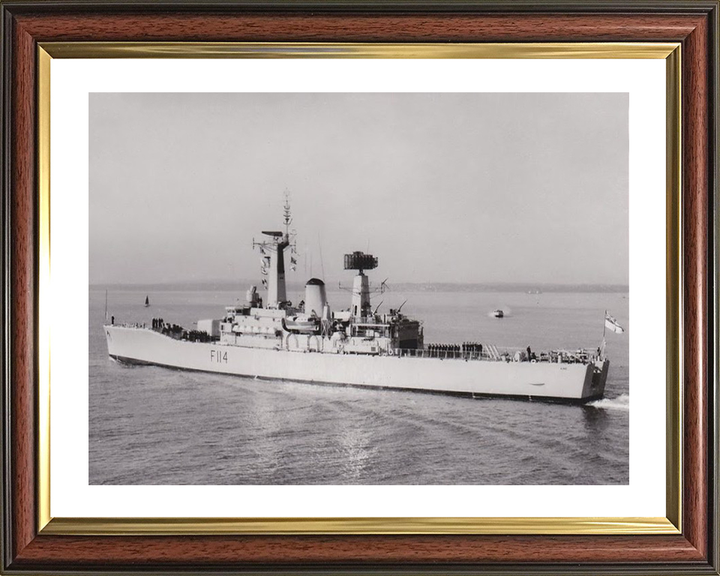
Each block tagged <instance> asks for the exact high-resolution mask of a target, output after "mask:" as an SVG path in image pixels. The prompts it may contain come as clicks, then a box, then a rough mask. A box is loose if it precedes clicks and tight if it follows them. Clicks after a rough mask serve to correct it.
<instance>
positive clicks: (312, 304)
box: [305, 278, 327, 318]
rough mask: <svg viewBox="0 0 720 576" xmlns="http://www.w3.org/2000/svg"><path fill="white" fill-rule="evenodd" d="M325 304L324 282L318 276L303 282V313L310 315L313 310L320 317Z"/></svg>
mask: <svg viewBox="0 0 720 576" xmlns="http://www.w3.org/2000/svg"><path fill="white" fill-rule="evenodd" d="M326 305H327V294H326V293H325V282H323V281H322V280H320V279H319V278H310V280H308V281H307V284H305V313H306V314H307V315H308V316H310V315H311V314H312V313H313V312H314V313H315V316H317V317H318V318H320V317H321V316H322V314H323V310H324V308H325V306H326Z"/></svg>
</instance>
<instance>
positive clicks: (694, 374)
mask: <svg viewBox="0 0 720 576" xmlns="http://www.w3.org/2000/svg"><path fill="white" fill-rule="evenodd" d="M2 16H3V18H2V87H1V88H2V99H3V100H2V130H3V132H2V141H3V159H2V172H1V173H2V199H3V204H2V206H3V211H2V216H3V231H4V234H3V236H2V248H3V250H2V257H3V266H2V274H3V277H2V278H3V283H2V284H3V308H2V312H1V314H2V317H3V327H4V337H3V348H2V354H3V364H2V365H3V428H2V429H3V468H2V483H3V507H2V508H3V523H2V547H3V548H2V563H1V565H0V567H1V568H2V571H3V573H8V574H15V573H33V574H34V573H38V572H44V573H59V572H67V571H72V572H75V573H80V572H82V573H99V572H103V573H105V572H111V571H112V572H115V571H117V572H142V571H153V572H157V571H163V572H180V571H190V570H191V571H194V572H195V571H207V572H251V573H265V572H283V573H299V572H309V573H323V572H325V573H336V572H347V573H369V572H395V573H405V572H414V573H418V572H420V573H433V572H441V573H447V572H470V573H480V572H482V573H518V572H523V573H525V572H553V573H554V572H557V573H560V572H564V573H630V572H642V573H650V572H653V573H667V574H680V573H683V574H685V573H690V572H693V573H702V574H718V573H719V572H718V570H719V566H720V561H719V560H718V556H719V555H720V542H719V540H718V509H717V503H718V487H717V480H718V476H717V472H718V470H717V465H718V395H717V360H718V355H717V318H718V317H717V296H718V294H717V279H716V273H717V269H716V266H717V252H716V242H717V212H716V211H717V166H718V162H717V150H718V149H717V72H718V56H717V43H718V36H717V26H718V3H717V2H714V1H713V2H709V1H692V2H685V1H681V0H669V1H667V2H637V3H629V2H627V1H625V0H621V1H618V2H613V1H610V2H596V1H587V2H575V1H570V2H553V3H551V2H547V3H541V4H534V3H524V2H512V3H503V2H450V3H440V2H402V3H392V4H391V3H383V2H367V1H365V2H348V3H345V2H326V3H317V4H312V3H302V4H298V3H293V2H283V1H280V2H274V3H267V2H242V1H231V2H225V3H215V2H201V1H189V2H181V1H179V0H174V1H173V0H171V1H168V2H163V1H158V0H148V1H129V2H122V3H113V2H109V1H97V0H90V1H87V2H86V1H82V0H77V1H66V0H59V1H57V2H56V1H52V2H47V1H46V2H43V1H39V0H35V1H7V2H3V3H2ZM137 42H142V43H144V46H145V47H146V50H148V51H150V52H152V49H153V45H155V46H157V47H159V46H165V49H166V48H167V45H168V43H188V42H193V43H206V44H208V43H213V45H215V46H216V49H217V47H218V46H220V48H219V50H220V51H222V45H223V43H300V42H302V43H309V44H310V45H312V44H316V43H356V44H366V45H370V46H372V45H373V44H387V43H399V44H403V45H408V44H426V45H427V44H432V43H435V44H446V43H449V44H450V45H452V44H459V43H468V44H475V43H481V44H488V43H513V44H516V45H519V46H520V48H519V50H520V51H522V50H523V47H527V46H532V45H533V44H535V43H566V44H575V43H593V44H602V43H641V44H644V43H664V44H677V45H678V46H679V47H680V49H679V50H676V51H673V54H674V56H673V58H671V59H669V61H668V66H669V67H670V68H672V69H673V70H676V71H677V70H678V69H679V70H681V91H680V92H676V93H669V94H668V95H669V96H670V97H671V98H673V97H676V96H677V97H679V100H678V101H677V105H678V110H679V114H678V115H677V117H676V118H674V117H670V116H669V119H670V121H671V123H672V122H673V118H674V120H676V121H677V123H676V125H675V127H677V126H678V125H681V126H682V131H681V133H680V134H679V138H678V140H677V142H676V143H677V148H675V147H673V146H670V147H669V150H668V158H669V160H670V161H669V164H668V165H669V168H668V176H669V181H670V182H671V183H672V182H673V179H675V180H676V182H675V183H674V184H677V188H678V191H679V190H681V191H682V193H681V195H680V196H678V197H679V198H681V204H680V205H679V206H676V208H677V209H676V210H675V209H673V208H672V203H669V204H668V205H669V206H671V209H670V210H669V212H668V229H669V230H673V229H675V227H676V226H677V225H679V229H675V232H676V233H677V235H678V240H679V245H681V246H682V252H679V251H673V250H672V249H670V250H669V251H668V267H669V269H671V270H676V271H677V272H678V274H680V277H679V278H678V286H676V287H674V286H672V285H669V286H668V294H669V295H670V297H669V299H668V300H669V302H670V301H671V300H673V296H677V298H678V299H679V300H678V303H679V304H678V303H676V304H673V303H672V302H670V303H669V304H668V310H669V312H670V313H669V316H668V317H669V319H670V320H669V323H670V326H669V334H670V335H671V339H672V338H676V339H677V340H676V341H674V342H671V343H670V345H671V346H673V345H674V347H675V349H676V350H677V355H675V356H673V355H671V357H670V360H669V364H668V373H669V374H675V373H677V378H676V380H677V382H678V384H679V383H681V384H682V385H681V387H679V388H678V389H679V390H681V391H682V397H680V398H674V397H673V395H672V392H670V393H669V395H668V399H669V404H670V409H673V408H675V409H676V413H677V414H678V415H679V416H680V418H679V420H680V421H681V422H682V427H681V428H680V427H678V428H677V430H676V432H677V433H678V435H677V436H676V441H671V442H669V443H668V450H669V452H668V461H669V462H675V463H677V466H678V469H677V472H678V473H677V474H675V475H674V476H673V470H672V469H671V470H670V471H669V475H668V518H667V520H668V522H667V525H668V526H670V527H671V528H673V529H671V530H664V529H661V530H648V529H647V527H645V528H646V529H643V527H642V526H639V525H635V526H632V525H630V524H628V526H626V529H625V530H624V532H625V533H621V531H618V530H615V531H612V530H607V531H605V530H602V529H597V527H596V529H595V530H587V531H583V530H580V529H579V528H578V529H577V530H576V531H575V532H573V530H572V529H569V528H567V527H566V529H562V528H563V527H562V521H560V522H559V523H556V524H555V529H552V527H550V525H548V527H547V528H546V529H545V530H536V531H534V533H528V532H527V531H525V530H523V528H522V526H521V527H520V528H518V527H517V526H514V525H512V524H508V523H500V522H496V523H495V524H494V526H493V521H492V519H487V520H488V525H487V526H486V528H485V529H484V530H477V529H475V530H472V529H468V530H465V529H464V527H463V526H462V525H460V524H457V525H454V526H452V525H451V526H447V525H444V526H442V527H439V528H436V529H433V528H432V526H430V527H429V528H426V529H418V528H417V526H413V525H410V526H405V527H403V526H399V527H396V529H395V530H389V531H382V530H376V529H369V530H368V529H365V530H360V529H358V530H353V529H351V528H348V527H347V526H346V527H345V530H332V529H326V530H323V529H322V528H318V527H317V526H315V527H313V526H309V527H306V528H305V529H301V528H297V529H289V530H286V531H285V533H279V532H277V531H275V532H273V530H265V529H263V528H261V529H260V530H255V531H252V530H246V531H237V530H236V529H235V528H233V526H229V527H228V526H227V525H226V524H224V523H223V522H208V523H206V525H205V527H204V529H199V528H198V526H197V525H195V524H193V523H190V524H189V525H188V526H186V527H185V529H183V526H182V525H181V524H182V523H180V524H178V523H176V524H175V525H174V526H173V527H170V528H169V527H168V526H167V525H163V524H162V523H157V524H153V523H152V522H150V523H145V528H144V529H143V527H142V523H138V522H136V523H132V522H131V523H129V524H126V525H118V524H117V523H115V524H114V525H105V526H103V525H101V523H95V524H92V525H88V524H82V523H75V524H73V523H65V524H62V523H57V522H56V523H53V522H51V521H50V520H51V519H50V518H49V517H48V510H49V505H48V502H47V497H48V493H47V485H48V479H47V478H46V477H44V474H46V473H47V469H46V467H44V458H46V457H47V456H48V454H47V451H48V450H49V447H48V436H47V434H48V431H47V422H46V421H45V420H44V416H43V414H44V412H43V402H45V401H47V399H45V396H44V393H43V390H44V388H43V386H45V384H43V378H42V374H41V371H42V369H43V368H42V366H43V360H42V358H41V346H40V344H39V338H40V336H41V327H40V325H39V319H38V309H39V298H40V293H39V282H40V280H39V279H40V278H41V277H42V275H43V273H44V271H45V267H46V266H47V261H46V258H47V254H46V253H45V254H44V253H43V246H46V244H47V238H44V237H43V230H45V229H46V226H47V221H45V219H46V218H47V216H48V212H47V206H44V205H43V203H44V202H47V195H43V190H44V189H46V188H47V182H45V181H44V180H43V179H44V177H45V176H46V174H47V171H46V168H47V165H46V163H47V162H48V161H49V159H48V157H47V150H46V149H45V148H44V147H43V139H44V138H47V134H44V130H46V126H44V124H43V110H45V109H46V107H48V106H49V102H48V101H47V100H46V99H45V98H44V97H43V94H44V93H45V92H44V91H43V90H42V89H41V88H42V86H41V84H42V82H44V78H46V76H44V73H43V67H44V66H47V60H46V57H47V54H48V50H49V52H50V53H53V51H54V53H55V54H60V53H64V54H65V55H68V56H69V57H72V56H73V55H82V54H85V53H87V50H88V49H92V46H91V45H89V44H86V43H95V44H96V49H98V46H99V45H101V44H102V45H104V46H106V47H107V46H108V43H137ZM215 43H220V44H215ZM88 46H90V48H88ZM117 48H120V51H119V52H118V51H117ZM115 50H116V51H115V52H114V54H113V52H112V50H111V51H109V52H107V53H106V54H105V57H117V55H119V54H120V55H121V54H122V45H121V44H115ZM63 51H64V52H63ZM83 51H85V52H83ZM520 53H522V52H520ZM179 55H182V54H181V53H180V54H179ZM670 141H671V142H672V139H671V140H670ZM673 158H677V159H681V163H680V166H679V168H680V170H675V169H673V168H672V166H673V165H674V164H673ZM670 237H672V234H670ZM674 318H676V319H678V320H677V322H674V320H673V319H674ZM680 432H681V433H682V435H681V436H680V435H679V434H680ZM640 524H641V523H640ZM675 527H679V529H676V528H675Z"/></svg>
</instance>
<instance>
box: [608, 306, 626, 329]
mask: <svg viewBox="0 0 720 576" xmlns="http://www.w3.org/2000/svg"><path fill="white" fill-rule="evenodd" d="M605 328H607V329H608V330H612V331H613V332H615V333H616V334H622V333H623V332H625V328H623V327H622V326H620V324H618V321H617V320H615V318H613V317H612V316H610V314H608V313H607V311H606V312H605Z"/></svg>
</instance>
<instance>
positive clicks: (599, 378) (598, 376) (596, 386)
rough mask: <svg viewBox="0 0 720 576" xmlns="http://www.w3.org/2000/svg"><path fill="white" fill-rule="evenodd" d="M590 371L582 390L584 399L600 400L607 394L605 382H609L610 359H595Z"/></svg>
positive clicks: (586, 400)
mask: <svg viewBox="0 0 720 576" xmlns="http://www.w3.org/2000/svg"><path fill="white" fill-rule="evenodd" d="M589 368H590V369H591V370H589V371H588V372H590V374H589V375H588V376H589V377H588V378H587V379H586V380H585V384H584V386H583V391H582V401H583V402H591V401H592V400H599V399H601V398H602V397H603V395H604V394H605V382H607V376H608V371H609V370H610V360H608V359H607V358H604V359H602V360H595V362H593V363H591V364H590V366H589Z"/></svg>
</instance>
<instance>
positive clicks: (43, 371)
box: [36, 42, 683, 535]
mask: <svg viewBox="0 0 720 576" xmlns="http://www.w3.org/2000/svg"><path fill="white" fill-rule="evenodd" d="M37 50H38V51H37V60H36V62H37V77H38V83H37V90H38V93H37V103H38V124H37V127H38V129H37V142H36V143H37V151H38V154H37V173H38V188H39V189H38V200H37V202H38V204H37V208H38V215H39V216H38V222H39V231H38V239H39V242H38V248H39V255H38V256H39V258H38V263H39V264H38V282H39V290H38V308H39V314H38V340H39V342H38V351H39V353H38V357H39V360H38V371H39V379H38V396H37V398H38V400H37V406H36V408H37V417H38V424H39V425H38V446H37V470H38V475H37V478H38V480H37V498H38V514H37V521H38V531H39V532H40V533H42V534H66V535H183V534H185V535H190V534H208V535H209V534H264V535H272V534H284V535H291V534H298V535H310V534H336V535H339V534H408V535H409V534H438V535H440V534H537V535H543V534H544V535H552V534H578V535H621V534H626V535H629V534H679V533H681V531H682V525H681V519H682V497H681V495H682V430H683V421H682V408H683V400H682V399H683V386H682V381H681V373H682V372H681V368H682V342H683V337H682V326H683V324H682V306H681V305H680V304H681V298H682V287H681V283H680V273H681V270H682V246H681V241H682V236H681V230H682V213H681V210H680V207H681V195H682V151H681V145H680V144H681V134H682V126H681V119H682V114H681V78H682V70H681V62H682V59H681V45H680V43H658V42H597V43H592V42H578V43H571V42H566V43H502V44H485V43H483V44H472V43H462V44H374V43H367V44H362V43H224V42H211V43H192V42H44V43H43V42H41V43H39V44H38V48H37ZM53 58H136V59H139V58H413V59H414V58H431V59H438V58H493V59H514V58H524V59H583V58H584V59H628V58H630V59H663V60H665V61H666V74H667V75H666V214H667V216H666V219H667V221H666V291H667V292H666V294H667V301H666V314H667V328H666V342H667V364H666V379H667V386H666V390H667V396H666V431H667V436H666V485H667V492H666V517H657V518H637V517H618V518H589V517H572V518H570V517H552V518H550V517H527V518H526V517H517V518H494V517H492V518H491V517H486V518H464V517H463V518H441V517H433V518H53V517H52V516H51V512H50V402H51V389H50V381H51V370H50V328H51V327H50V322H49V318H48V313H47V311H48V310H49V280H50V168H51V164H50V113H51V110H50V73H51V61H52V59H53Z"/></svg>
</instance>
